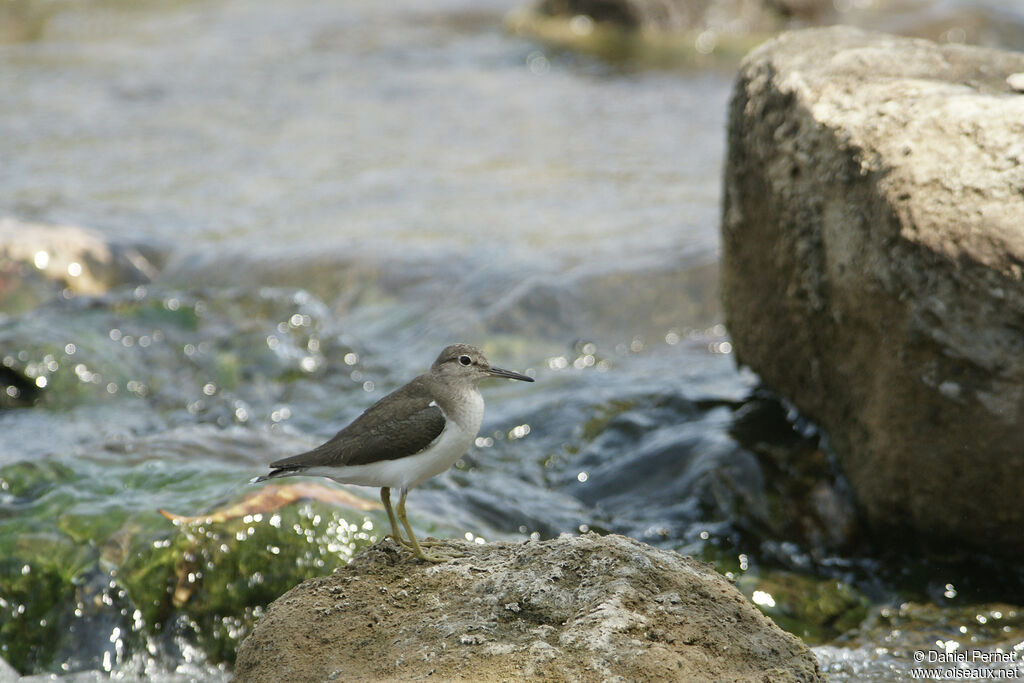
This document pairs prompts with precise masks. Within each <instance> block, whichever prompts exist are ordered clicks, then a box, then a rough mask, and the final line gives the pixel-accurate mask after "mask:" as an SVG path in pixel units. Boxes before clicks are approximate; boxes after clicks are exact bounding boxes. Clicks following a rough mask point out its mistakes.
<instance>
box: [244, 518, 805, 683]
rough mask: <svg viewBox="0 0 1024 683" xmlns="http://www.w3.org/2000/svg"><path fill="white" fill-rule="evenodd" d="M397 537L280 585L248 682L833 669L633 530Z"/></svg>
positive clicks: (255, 639) (254, 645)
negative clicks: (489, 539)
mask: <svg viewBox="0 0 1024 683" xmlns="http://www.w3.org/2000/svg"><path fill="white" fill-rule="evenodd" d="M444 545H445V547H446V549H448V550H457V551H459V552H461V553H463V554H465V557H462V558H458V559H454V560H452V561H449V562H447V563H445V564H440V565H423V564H417V563H412V562H409V561H403V558H404V557H406V555H405V554H404V553H402V552H400V551H398V549H397V547H396V546H395V545H394V544H393V543H391V542H390V541H388V542H383V543H379V544H377V545H375V546H372V547H371V548H369V549H367V550H365V551H364V552H361V553H360V554H358V555H357V556H356V557H355V558H354V559H353V561H352V563H351V564H350V565H347V566H345V567H342V568H340V569H338V570H336V572H335V573H334V574H332V575H330V576H324V577H320V578H317V579H311V580H309V581H306V582H304V583H302V584H300V585H299V586H297V587H295V588H293V589H292V590H291V591H289V592H288V593H286V594H284V595H283V596H281V597H280V598H278V599H277V600H276V601H275V602H274V603H273V604H272V605H271V606H270V607H269V608H268V610H267V612H266V614H265V616H264V617H263V618H262V619H261V620H260V622H259V624H258V625H257V627H256V629H255V631H254V632H253V633H252V635H251V636H249V637H248V638H247V639H246V640H245V642H244V643H243V644H242V647H241V649H240V650H239V653H238V659H237V662H236V668H235V674H236V676H237V679H238V680H240V681H252V682H259V681H282V680H304V681H324V680H335V679H336V680H375V679H386V680H407V679H420V678H425V677H427V676H433V677H436V678H438V679H439V680H451V679H457V678H458V679H466V680H505V679H509V678H513V677H522V676H528V677H533V678H536V679H538V680H609V679H611V680H614V679H625V680H688V681H702V680H716V681H717V680H730V681H818V680H824V679H823V678H822V676H821V673H820V672H819V670H818V666H817V662H816V660H815V659H814V656H813V655H812V654H811V652H810V651H809V650H808V649H807V647H806V646H805V645H804V644H803V643H801V642H800V640H799V639H797V638H796V637H795V636H793V635H790V634H788V633H785V632H784V631H782V630H781V629H780V628H779V627H777V626H776V625H775V624H774V623H772V622H771V620H769V619H768V618H767V617H765V616H764V615H763V614H761V613H760V612H759V611H758V610H757V609H756V608H755V607H754V606H753V605H751V604H750V603H749V602H748V601H747V600H746V599H745V598H743V596H742V595H741V594H740V593H739V591H737V590H736V589H735V588H734V587H733V586H732V585H731V584H729V583H728V582H727V581H726V580H725V579H724V578H723V577H722V576H721V575H719V574H718V573H716V572H715V571H714V569H712V568H711V566H710V565H706V564H704V563H701V562H697V561H695V560H693V559H690V558H685V557H681V556H679V555H677V554H676V553H673V552H668V551H664V550H658V549H655V548H653V547H651V546H647V545H644V544H642V543H639V542H637V541H634V540H632V539H629V538H626V537H623V536H597V535H596V534H588V535H585V536H579V537H571V536H568V535H563V536H562V537H560V538H557V539H552V540H549V541H542V542H537V541H532V542H521V543H492V544H488V545H486V546H484V545H477V544H472V543H467V542H451V541H448V542H445V543H444Z"/></svg>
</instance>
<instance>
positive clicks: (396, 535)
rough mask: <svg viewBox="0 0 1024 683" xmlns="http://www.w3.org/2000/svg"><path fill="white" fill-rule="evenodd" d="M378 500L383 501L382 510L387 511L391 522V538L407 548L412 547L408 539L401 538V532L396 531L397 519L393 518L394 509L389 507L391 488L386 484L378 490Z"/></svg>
mask: <svg viewBox="0 0 1024 683" xmlns="http://www.w3.org/2000/svg"><path fill="white" fill-rule="evenodd" d="M380 502H382V503H384V510H385V511H387V513H388V521H389V522H391V534H389V535H390V536H391V540H393V541H394V542H395V543H398V544H399V545H404V546H405V547H407V548H410V547H412V546H411V545H410V544H409V542H408V541H406V540H405V539H404V538H402V534H401V533H400V532H399V531H398V520H396V519H395V510H394V508H392V507H391V489H389V488H388V487H387V486H385V487H383V488H382V489H381V490H380Z"/></svg>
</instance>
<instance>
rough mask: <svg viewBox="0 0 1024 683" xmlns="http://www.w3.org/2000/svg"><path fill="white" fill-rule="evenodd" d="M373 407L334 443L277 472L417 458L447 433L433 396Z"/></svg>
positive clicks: (281, 464)
mask: <svg viewBox="0 0 1024 683" xmlns="http://www.w3.org/2000/svg"><path fill="white" fill-rule="evenodd" d="M389 398H390V399H391V400H389V401H387V402H386V405H384V404H385V401H381V402H379V403H376V404H374V405H373V406H371V407H370V408H369V409H368V410H367V411H366V412H365V413H363V414H362V415H360V416H359V417H358V418H356V420H355V421H354V422H352V424H350V425H349V426H348V427H345V428H344V429H342V430H341V431H340V432H338V433H337V434H336V435H335V436H334V438H333V439H331V440H330V441H328V442H327V443H325V444H323V445H322V446H318V447H316V448H314V449H313V450H311V451H307V452H306V453H300V454H298V455H293V456H291V457H289V458H284V459H282V460H277V461H276V462H272V463H270V466H271V467H272V468H274V469H276V470H299V469H307V468H310V467H343V466H346V465H366V464H368V463H372V462H379V461H381V460H396V459H398V458H405V457H408V456H410V455H415V454H417V453H419V452H420V451H422V450H424V449H425V448H426V447H427V446H429V445H430V444H431V443H433V442H434V440H435V439H436V438H437V437H438V436H440V435H441V432H443V431H444V425H445V418H444V414H443V413H442V412H441V409H440V408H438V407H437V406H436V405H431V401H430V397H429V396H425V397H424V396H415V395H414V396H392V397H389Z"/></svg>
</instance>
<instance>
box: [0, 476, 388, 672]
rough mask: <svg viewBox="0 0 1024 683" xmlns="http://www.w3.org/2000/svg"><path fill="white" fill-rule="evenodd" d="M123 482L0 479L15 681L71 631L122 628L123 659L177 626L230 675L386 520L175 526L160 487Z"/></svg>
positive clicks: (325, 513) (0, 612)
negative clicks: (255, 642) (286, 602)
mask: <svg viewBox="0 0 1024 683" xmlns="http://www.w3.org/2000/svg"><path fill="white" fill-rule="evenodd" d="M129 471H131V468H129V467H126V466H122V467H112V468H111V469H110V470H108V471H107V472H106V473H104V474H103V475H100V477H101V478H103V479H108V480H110V482H113V483H110V484H108V485H103V484H101V483H98V482H97V481H96V480H95V479H96V478H97V475H95V474H90V468H89V466H88V463H83V462H82V461H75V462H73V463H71V464H63V463H56V462H54V461H52V460H43V461H41V462H33V463H26V462H22V463H16V464H13V465H9V466H7V467H5V468H3V469H0V481H2V482H3V488H2V491H3V495H4V497H3V499H2V506H0V512H2V514H0V558H2V559H0V654H2V656H3V658H4V659H5V660H7V661H8V662H9V663H10V664H12V665H13V666H14V667H15V668H16V669H18V670H19V671H21V672H24V673H33V672H35V673H37V672H45V671H51V670H53V667H54V666H56V665H57V664H58V663H59V662H60V659H59V654H60V653H61V652H67V651H71V650H74V647H73V646H72V644H71V641H73V639H74V638H75V637H77V636H75V634H74V631H75V630H76V627H77V630H78V632H79V633H81V632H82V631H86V630H88V629H90V628H101V627H102V628H105V629H110V630H111V633H114V632H113V629H115V628H116V629H118V630H117V632H116V635H117V637H116V638H115V637H114V636H113V635H112V636H111V642H112V643H117V644H118V647H119V648H120V649H119V650H117V651H116V652H115V655H114V656H115V660H117V661H124V660H126V659H127V658H129V657H131V656H132V654H133V652H136V651H139V650H144V649H149V648H152V647H155V645H154V643H157V642H159V639H160V636H161V634H162V633H164V632H165V631H166V630H167V629H168V628H175V629H178V630H180V631H183V632H184V635H185V636H186V638H187V639H188V640H189V641H190V642H193V643H195V644H196V645H198V646H199V647H200V648H201V649H202V651H203V652H205V653H206V656H207V657H208V658H209V659H210V660H211V661H214V662H219V661H224V662H228V663H230V662H231V661H233V659H234V652H235V649H236V648H237V646H238V644H239V643H240V641H241V639H242V638H244V637H245V635H246V634H247V633H248V632H249V630H250V629H251V628H252V625H253V623H254V622H255V619H257V618H258V616H259V614H260V613H261V611H262V608H263V606H265V605H266V604H268V603H269V602H270V601H271V600H273V599H274V598H276V597H278V596H279V595H281V594H282V593H284V592H285V591H287V590H288V589H289V588H291V587H292V586H294V585H295V584H297V583H299V582H301V581H302V580H304V579H306V578H310V577H312V576H317V575H321V574H323V573H326V572H330V571H331V570H333V569H334V568H336V567H338V566H340V565H342V564H344V563H345V562H347V561H348V559H349V558H350V557H351V556H352V554H353V553H354V552H355V551H356V550H357V549H358V548H360V547H362V546H364V545H366V544H368V543H370V542H372V541H373V540H375V538H376V532H375V529H376V528H378V527H377V525H378V524H380V523H382V522H383V519H382V516H383V513H380V514H377V513H372V514H367V513H364V512H360V511H359V510H355V509H350V508H344V507H339V506H337V505H330V504H327V503H323V502H319V501H315V500H311V501H306V502H302V503H299V504H292V505H286V506H284V507H281V508H279V509H275V510H272V511H267V512H254V513H251V514H247V515H244V516H241V517H238V518H234V519H225V520H224V521H219V522H217V521H213V522H196V523H177V524H174V523H171V522H170V521H168V520H167V519H165V518H164V517H162V516H161V515H159V514H158V513H157V511H156V509H155V506H156V505H158V504H160V503H161V502H164V503H166V502H168V501H172V500H173V490H172V491H170V492H168V491H167V487H164V485H163V484H164V482H165V478H164V477H163V476H151V477H149V478H138V479H137V480H136V481H135V482H134V484H135V486H137V485H140V484H146V485H148V486H149V488H148V489H139V488H132V487H129V486H127V485H126V483H125V481H126V480H127V479H128V477H126V476H125V473H126V472H129ZM217 476H218V475H217V473H214V476H213V480H214V481H216V478H217ZM236 477H237V473H236ZM80 489H88V490H89V491H90V492H89V494H88V495H83V494H80V493H77V492H78V491H79V490H80ZM254 490H256V491H258V489H254ZM126 491H127V492H129V494H128V495H124V494H125V492H126ZM118 492H120V493H121V494H122V495H120V496H119V495H118ZM132 492H134V493H132ZM100 500H105V501H106V503H105V504H99V503H98V501H100ZM144 500H148V501H150V505H151V506H152V507H147V506H146V505H144V504H143V502H142V501H144ZM181 624H184V625H185V627H184V628H182V626H181ZM112 647H113V646H112Z"/></svg>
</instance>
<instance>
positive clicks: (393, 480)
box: [303, 392, 484, 489]
mask: <svg viewBox="0 0 1024 683" xmlns="http://www.w3.org/2000/svg"><path fill="white" fill-rule="evenodd" d="M461 404H462V405H463V406H464V409H463V410H461V411H459V413H458V414H456V415H445V420H446V422H445V427H444V431H442V432H441V434H440V435H439V436H438V437H437V438H436V439H434V441H433V442H432V443H431V444H430V446H428V447H427V448H426V449H425V450H422V451H420V452H419V453H417V454H416V455H410V456H407V457H404V458H396V459H394V460H381V461H378V462H373V463H369V464H366V465H348V466H345V467H330V468H328V467H315V468H310V469H308V470H306V471H305V472H303V474H312V475H316V476H321V477H328V478H330V479H334V480H335V481H338V482H341V483H342V484H355V485H357V486H379V487H385V486H387V487H390V488H399V489H401V488H405V489H410V488H412V487H414V486H417V485H419V484H422V483H423V482H425V481H426V480H427V479H430V478H431V477H436V476H437V475H439V474H441V473H442V472H444V471H445V470H446V469H448V468H449V467H451V466H452V465H454V464H455V461H456V460H458V459H459V458H461V457H462V456H463V454H465V452H466V451H467V450H469V447H470V446H471V445H472V444H473V441H474V440H475V439H476V435H477V433H478V432H479V431H480V424H481V422H483V417H484V400H483V397H481V396H480V393H479V392H473V393H472V394H471V395H470V396H467V397H466V400H464V401H463V402H461Z"/></svg>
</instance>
